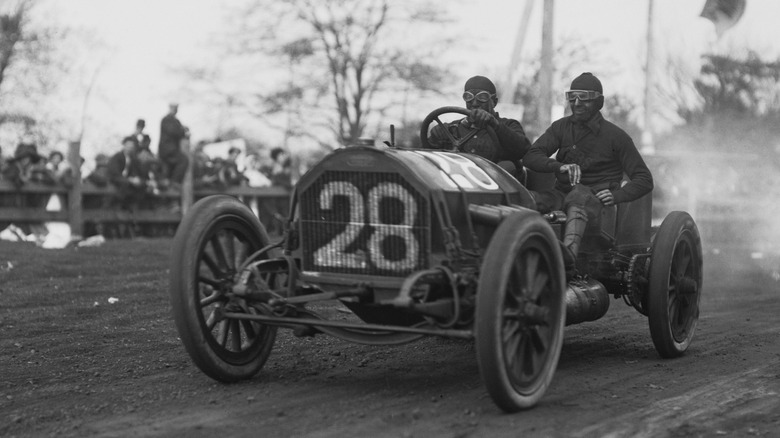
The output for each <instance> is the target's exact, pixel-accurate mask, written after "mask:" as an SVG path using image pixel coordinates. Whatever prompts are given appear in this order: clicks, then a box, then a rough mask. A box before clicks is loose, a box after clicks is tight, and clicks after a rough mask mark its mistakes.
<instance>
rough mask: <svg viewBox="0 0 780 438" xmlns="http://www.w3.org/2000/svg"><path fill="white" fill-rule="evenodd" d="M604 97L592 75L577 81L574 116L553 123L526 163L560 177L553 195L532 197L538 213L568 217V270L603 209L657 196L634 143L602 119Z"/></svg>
mask: <svg viewBox="0 0 780 438" xmlns="http://www.w3.org/2000/svg"><path fill="white" fill-rule="evenodd" d="M603 92H604V91H603V89H602V87H601V81H599V80H598V78H597V77H596V76H594V75H593V74H591V73H583V74H581V75H579V76H577V77H576V78H575V79H574V80H573V81H572V83H571V89H570V90H569V91H567V92H566V100H567V101H568V102H569V107H570V108H571V112H572V114H571V115H570V116H566V117H564V118H562V119H559V120H556V121H555V122H553V123H552V125H550V127H549V128H547V131H545V133H544V134H542V135H541V137H539V138H538V139H537V140H536V142H534V145H533V147H532V148H531V149H530V150H529V151H528V154H527V155H526V156H525V158H524V159H523V164H524V165H525V166H526V167H528V168H529V169H531V170H534V171H537V172H545V173H555V174H556V177H557V178H556V182H555V187H554V188H553V189H551V190H547V191H542V192H533V195H534V198H535V200H536V206H537V209H538V210H539V211H540V212H542V213H547V212H549V211H552V210H563V211H565V212H566V227H565V233H564V239H563V242H562V244H561V246H562V248H561V249H562V250H563V259H564V263H565V265H566V268H567V270H570V269H571V268H573V267H574V264H575V261H576V259H577V251H578V249H579V246H580V242H581V240H582V234H583V233H584V232H585V227H586V226H587V224H588V221H598V220H599V219H600V218H601V210H602V208H603V206H610V205H615V204H619V203H621V202H629V201H633V200H635V199H638V198H640V197H642V196H644V195H646V194H647V193H650V191H651V190H653V176H652V175H651V174H650V170H649V169H648V168H647V165H645V162H644V160H642V156H641V155H639V151H637V149H636V146H634V142H633V141H632V140H631V137H630V136H629V135H628V134H626V132H625V131H623V130H622V129H620V128H619V127H618V126H617V125H615V124H613V123H610V122H608V121H607V120H605V119H604V117H603V116H602V115H601V111H600V110H601V108H602V107H603V106H604V96H603ZM556 152H557V154H556V155H555V158H549V157H550V156H551V155H553V154H555V153H556ZM624 174H625V175H626V176H628V179H629V181H628V182H627V183H625V184H624V183H623V178H624V177H623V175H624Z"/></svg>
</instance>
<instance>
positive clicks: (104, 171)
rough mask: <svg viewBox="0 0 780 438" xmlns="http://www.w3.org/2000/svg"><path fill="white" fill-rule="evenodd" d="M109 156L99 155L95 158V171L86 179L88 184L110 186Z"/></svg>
mask: <svg viewBox="0 0 780 438" xmlns="http://www.w3.org/2000/svg"><path fill="white" fill-rule="evenodd" d="M108 161H109V158H108V155H106V154H97V155H96V156H95V169H94V170H93V171H92V172H90V174H89V175H87V178H86V179H85V180H86V181H88V182H91V183H92V184H94V185H96V186H98V187H105V186H107V185H108V178H109V176H108Z"/></svg>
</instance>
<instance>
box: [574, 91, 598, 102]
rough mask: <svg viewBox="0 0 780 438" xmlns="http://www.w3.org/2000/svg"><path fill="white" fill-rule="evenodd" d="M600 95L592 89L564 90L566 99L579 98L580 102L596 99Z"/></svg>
mask: <svg viewBox="0 0 780 438" xmlns="http://www.w3.org/2000/svg"><path fill="white" fill-rule="evenodd" d="M599 97H601V93H599V92H598V91H592V90H569V91H567V92H566V100H568V101H569V102H574V101H575V100H577V99H579V100H580V101H581V102H586V101H589V100H593V99H597V98H599Z"/></svg>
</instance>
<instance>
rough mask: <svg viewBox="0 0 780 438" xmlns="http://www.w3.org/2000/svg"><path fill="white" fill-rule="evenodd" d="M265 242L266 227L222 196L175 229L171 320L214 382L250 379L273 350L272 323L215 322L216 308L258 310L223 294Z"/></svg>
mask: <svg viewBox="0 0 780 438" xmlns="http://www.w3.org/2000/svg"><path fill="white" fill-rule="evenodd" d="M268 242H269V239H268V235H267V233H266V231H265V228H264V227H263V225H262V224H261V223H260V221H259V220H258V219H257V217H256V216H255V215H254V214H253V213H252V211H251V210H250V209H249V208H248V207H247V206H246V205H244V204H242V203H241V202H240V201H238V200H237V199H235V198H233V197H230V196H226V195H215V196H210V197H207V198H204V199H202V200H200V201H198V202H197V203H196V204H195V205H194V206H193V207H192V210H191V211H190V212H189V213H188V214H187V215H186V216H185V217H184V219H183V220H182V222H181V224H180V225H179V228H178V229H177V230H176V236H175V237H174V241H173V249H172V253H171V270H170V273H171V274H170V275H171V277H170V289H169V292H170V299H171V305H172V308H173V318H174V321H175V322H176V328H177V329H178V332H179V336H180V337H181V340H182V343H183V344H184V347H185V349H186V350H187V353H188V354H189V355H190V357H191V358H192V360H193V362H195V365H197V367H198V368H200V370H201V371H203V372H204V373H205V374H206V375H208V376H209V377H211V378H213V379H215V380H218V381H221V382H235V381H238V380H242V379H248V378H250V377H252V376H254V375H255V374H256V373H257V372H258V371H259V370H260V369H261V368H262V367H263V365H264V364H265V362H266V360H267V359H268V356H269V355H270V353H271V348H272V347H273V343H274V340H275V338H276V328H275V327H271V326H267V325H263V324H260V323H258V322H254V321H246V320H242V321H239V320H231V319H223V320H222V321H220V322H216V323H214V322H213V315H214V312H215V310H216V309H218V308H220V307H221V308H223V309H228V310H229V311H231V312H244V313H255V314H256V313H259V311H258V310H257V309H256V308H254V307H252V306H251V305H248V304H247V303H246V302H245V301H244V300H241V299H236V298H233V299H230V298H229V297H228V296H226V294H225V292H228V291H230V290H231V288H232V286H233V280H234V279H233V277H234V274H235V273H236V268H237V267H238V266H240V264H241V263H242V262H243V261H244V260H246V259H247V257H248V256H249V255H251V254H252V253H254V252H256V251H258V250H260V249H261V248H263V247H265V246H267V245H268ZM261 281H262V280H261Z"/></svg>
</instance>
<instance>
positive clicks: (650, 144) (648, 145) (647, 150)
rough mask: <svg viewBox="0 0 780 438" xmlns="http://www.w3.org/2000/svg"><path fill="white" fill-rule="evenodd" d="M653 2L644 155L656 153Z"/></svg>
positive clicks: (650, 1) (649, 10) (649, 20)
mask: <svg viewBox="0 0 780 438" xmlns="http://www.w3.org/2000/svg"><path fill="white" fill-rule="evenodd" d="M653 41H654V38H653V0H648V1H647V58H646V59H645V123H644V126H643V129H642V153H643V154H646V155H651V154H654V153H655V144H654V140H655V139H654V138H653V110H652V108H653V99H652V94H653V65H654V63H655V62H654V59H653V56H654V53H653V51H654V43H653Z"/></svg>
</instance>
